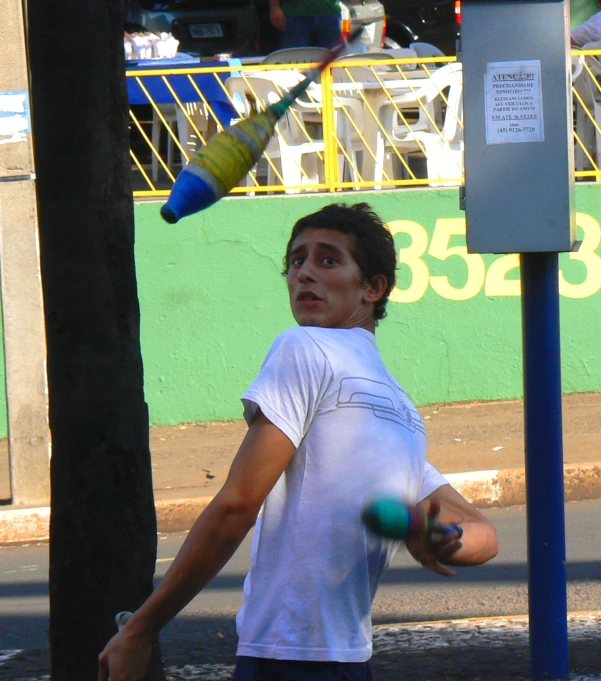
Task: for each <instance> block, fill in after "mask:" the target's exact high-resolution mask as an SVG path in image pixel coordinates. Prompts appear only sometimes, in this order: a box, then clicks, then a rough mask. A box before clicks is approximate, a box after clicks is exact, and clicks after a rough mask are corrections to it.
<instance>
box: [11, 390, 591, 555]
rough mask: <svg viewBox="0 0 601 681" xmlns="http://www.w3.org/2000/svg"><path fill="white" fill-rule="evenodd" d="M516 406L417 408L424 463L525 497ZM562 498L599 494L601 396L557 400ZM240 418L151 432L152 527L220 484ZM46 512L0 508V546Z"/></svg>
mask: <svg viewBox="0 0 601 681" xmlns="http://www.w3.org/2000/svg"><path fill="white" fill-rule="evenodd" d="M522 409H523V405H522V402H521V401H513V402H477V403H476V402H472V403H457V404H449V405H438V406H436V405H431V406H428V407H422V408H420V412H421V414H422V417H423V418H424V421H425V423H426V430H427V433H428V440H429V460H430V461H431V462H432V463H433V464H434V465H435V466H436V467H437V468H438V469H439V470H440V471H441V472H442V473H444V474H445V475H446V476H447V478H448V480H449V482H450V483H451V484H453V486H455V487H456V488H457V489H458V490H459V491H460V492H461V493H462V494H463V495H464V496H465V497H466V498H468V499H469V500H470V501H473V502H474V503H476V504H477V505H478V506H480V507H484V508H485V507H490V506H512V505H519V504H523V503H524V502H525V483H524V439H523V411H522ZM563 420H564V463H565V467H564V470H565V490H566V500H568V501H575V500H578V499H595V498H601V394H598V393H594V394H593V393H585V394H578V395H567V396H565V397H564V413H563ZM245 432H246V425H245V424H244V423H243V422H242V421H237V422H232V423H209V424H207V423H202V424H194V425H180V426H159V427H154V428H152V429H151V450H152V468H153V476H154V488H155V499H156V507H157V517H158V521H159V531H161V532H176V531H181V530H187V529H189V528H190V526H191V524H192V523H193V522H194V520H195V519H196V517H197V516H198V514H199V513H200V512H201V511H202V510H203V508H205V507H206V505H207V504H208V502H209V501H210V500H211V498H212V497H213V495H214V494H215V493H216V492H217V491H218V490H219V488H220V487H221V485H222V484H223V482H224V480H225V477H226V475H227V471H228V469H229V466H230V463H231V461H232V459H233V457H234V455H235V453H236V450H237V448H238V445H239V444H240V442H241V440H242V438H243V437H244V434H245ZM48 517H49V509H43V508H37V509H24V508H15V507H12V506H4V507H0V544H2V543H11V542H28V541H43V540H45V539H46V538H47V528H48Z"/></svg>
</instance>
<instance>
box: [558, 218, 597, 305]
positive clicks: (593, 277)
mask: <svg viewBox="0 0 601 681" xmlns="http://www.w3.org/2000/svg"><path fill="white" fill-rule="evenodd" d="M576 222H577V224H578V225H579V226H580V227H582V229H583V231H584V238H583V240H582V244H581V245H580V249H579V250H578V251H577V252H576V253H570V260H578V261H580V262H581V263H583V264H584V266H585V267H586V278H585V280H584V281H583V282H582V283H581V284H570V282H568V281H566V280H565V278H564V276H563V272H562V271H561V269H560V270H559V293H560V294H561V295H562V296H565V297H566V298H588V296H592V295H594V294H595V293H597V291H598V290H599V289H600V288H601V258H600V257H599V256H598V255H597V254H596V253H595V251H596V250H597V248H598V246H599V243H601V227H599V223H598V222H597V221H596V220H595V218H593V217H591V216H590V215H587V214H586V213H576Z"/></svg>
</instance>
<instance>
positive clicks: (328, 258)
mask: <svg viewBox="0 0 601 681" xmlns="http://www.w3.org/2000/svg"><path fill="white" fill-rule="evenodd" d="M323 261H324V263H325V264H326V265H335V264H336V263H337V262H338V260H336V258H333V257H332V256H331V255H328V256H326V257H325V258H324V259H323Z"/></svg>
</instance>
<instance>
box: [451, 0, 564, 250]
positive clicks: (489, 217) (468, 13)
mask: <svg viewBox="0 0 601 681" xmlns="http://www.w3.org/2000/svg"><path fill="white" fill-rule="evenodd" d="M460 59H461V61H462V62H463V83H464V86H463V87H464V90H463V93H464V99H463V106H464V125H465V129H464V140H465V209H466V222H467V246H468V251H470V252H471V253H528V252H541V251H570V250H572V247H573V245H574V242H575V239H576V226H575V212H574V161H573V159H574V149H573V144H574V143H573V122H572V120H573V117H572V94H571V57H570V25H569V2H568V0H464V2H463V3H462V25H461V49H460Z"/></svg>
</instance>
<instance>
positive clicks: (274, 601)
mask: <svg viewBox="0 0 601 681" xmlns="http://www.w3.org/2000/svg"><path fill="white" fill-rule="evenodd" d="M284 268H285V269H284V274H285V276H286V279H287V283H288V290H289V295H290V305H291V308H292V313H293V315H294V318H295V319H296V321H297V323H298V324H299V326H298V327H296V328H293V329H289V330H288V331H285V332H283V333H282V334H280V335H279V336H278V338H277V339H276V340H275V342H274V344H273V345H272V347H271V349H270V351H269V353H268V355H267V357H266V359H265V361H264V363H263V366H262V368H261V371H260V373H259V375H258V376H257V378H256V379H255V381H254V382H253V383H252V385H251V386H250V388H249V389H248V390H247V391H246V393H245V394H244V396H243V404H244V410H245V411H244V415H245V418H246V419H247V421H248V423H249V430H248V433H247V435H246V437H245V439H244V441H243V443H242V445H241V446H240V449H239V451H238V454H237V455H236V458H235V460H234V462H233V464H232V467H231V470H230V473H229V475H228V478H227V480H226V482H225V484H224V486H223V488H222V490H221V491H220V492H219V494H218V495H217V496H216V497H215V499H214V500H213V501H212V502H211V504H210V505H209V506H208V507H207V509H206V510H205V511H204V512H203V513H202V515H201V516H200V517H199V518H198V520H197V521H196V523H195V524H194V526H193V528H192V530H191V531H190V533H189V535H188V538H187V539H186V542H185V543H184V545H183V547H182V549H181V550H180V552H179V554H178V556H177V557H176V559H175V561H174V562H173V565H172V566H171V568H170V569H169V571H168V572H167V574H166V575H165V577H164V579H163V580H162V582H161V584H160V585H159V586H158V587H157V589H156V590H155V592H154V593H153V594H152V595H151V596H150V597H149V598H148V600H147V601H146V602H145V603H144V604H143V605H142V606H141V607H140V609H139V610H138V611H137V612H136V613H135V614H134V616H133V617H132V618H131V620H130V621H129V623H128V624H127V625H126V626H125V627H124V628H123V630H122V631H121V633H120V634H118V635H117V636H116V637H114V638H113V639H112V640H111V641H110V642H109V643H108V645H107V647H106V648H105V650H104V651H103V653H102V654H101V656H100V676H99V678H100V681H106V680H107V679H108V673H109V671H110V673H111V678H115V679H118V680H119V681H137V680H138V679H141V678H142V676H143V673H144V671H145V669H146V666H147V664H148V659H149V656H150V648H151V644H152V641H153V640H154V639H155V638H156V636H157V635H158V633H159V631H160V629H161V628H162V627H163V626H164V625H165V624H166V623H167V622H168V621H169V620H170V619H171V618H173V617H174V616H175V615H176V614H177V613H178V612H179V611H180V610H181V609H182V608H183V607H184V606H185V605H186V604H187V603H188V602H189V601H190V600H191V599H192V598H193V597H194V596H195V595H196V594H197V593H198V592H199V591H200V590H201V589H202V588H203V587H204V586H206V584H208V583H209V581H210V580H211V579H212V578H213V577H214V576H215V575H216V574H217V573H218V572H219V570H220V569H221V568H222V567H223V565H224V564H225V563H226V562H227V561H228V560H229V558H230V557H231V556H232V554H233V553H234V551H235V550H236V548H237V547H238V546H239V544H240V542H241V541H242V539H243V538H244V537H245V535H246V534H247V532H248V531H249V530H250V529H251V527H252V526H253V525H254V524H255V523H256V528H255V534H254V538H253V550H252V559H251V569H250V572H249V574H248V577H247V579H246V582H245V585H244V605H243V607H242V609H241V611H240V613H239V614H238V618H237V626H238V635H239V644H238V652H237V664H236V671H235V674H234V681H316V680H317V679H319V681H334V680H337V681H344V680H347V681H351V680H352V681H370V679H371V671H370V667H369V662H368V660H369V658H370V656H371V604H372V601H373V598H374V596H375V593H376V589H377V587H378V583H379V581H380V579H381V577H382V575H383V574H384V571H385V570H386V567H387V565H388V562H389V560H390V557H391V556H392V554H393V553H394V550H395V548H396V546H395V545H393V544H392V543H390V542H386V541H383V540H381V539H379V538H377V537H375V536H373V535H372V534H370V533H369V531H368V530H367V529H366V528H365V527H364V526H363V524H362V523H361V521H360V513H361V509H362V508H363V506H364V504H365V503H366V501H367V500H368V499H369V498H370V497H371V496H372V495H376V494H379V493H387V494H390V493H392V494H396V495H398V497H399V498H401V499H404V500H405V501H406V502H407V503H411V504H415V503H422V504H423V505H424V506H425V507H426V508H427V509H428V513H429V514H430V515H432V516H436V515H438V516H439V519H440V521H441V522H445V523H452V524H461V527H462V529H463V536H462V537H461V541H460V540H459V533H458V532H450V533H448V534H447V535H446V536H445V537H444V539H443V540H442V541H441V542H438V543H436V544H435V543H432V542H430V541H429V540H427V539H426V538H423V539H419V540H412V541H408V542H406V544H407V548H408V550H409V551H410V552H411V554H412V555H413V557H414V558H415V559H416V560H417V561H418V562H420V563H421V564H422V565H423V566H424V567H426V568H429V569H431V570H434V571H435V572H438V573H439V574H442V575H448V576H450V575H452V574H454V571H453V570H452V566H460V565H476V564H481V563H484V562H486V561H487V560H489V559H490V558H492V557H494V556H495V555H496V553H497V550H498V547H497V539H496V533H495V530H494V527H493V526H492V525H491V523H490V522H489V521H488V520H487V519H486V518H485V517H484V516H483V515H482V514H481V513H480V512H479V511H478V510H477V509H475V508H474V507H473V506H472V505H471V504H469V503H468V502H467V501H466V500H465V499H464V498H463V497H461V496H460V495H459V494H458V493H457V492H456V491H455V490H453V489H452V488H451V487H450V485H448V484H447V483H446V481H445V479H444V478H443V477H442V476H441V475H440V474H439V473H438V472H437V471H436V470H435V469H434V468H433V467H432V466H431V465H429V464H428V463H427V462H426V436H425V429H424V424H423V422H422V420H421V418H420V415H419V413H418V411H417V410H416V409H415V407H414V406H413V404H412V403H411V401H410V400H409V398H408V397H407V396H406V394H405V393H404V392H403V390H402V388H401V387H400V385H399V384H398V383H397V381H396V379H395V378H394V377H393V376H392V375H391V374H390V373H389V372H388V370H387V369H386V367H385V366H384V364H383V362H382V359H381V357H380V355H379V352H378V350H377V347H376V344H375V335H374V334H375V329H376V326H377V324H378V322H379V320H381V319H382V318H383V317H384V316H385V314H386V303H387V301H388V296H389V295H390V291H391V290H392V287H393V286H394V283H395V270H396V250H395V247H394V242H393V238H392V235H391V234H390V232H389V231H388V230H387V229H386V227H385V226H384V225H383V223H382V222H381V220H380V219H379V218H378V217H377V216H376V215H375V214H374V213H373V212H371V210H370V209H369V206H367V205H366V204H357V205H354V206H350V207H347V206H344V205H336V204H334V205H329V206H326V207H325V208H323V209H322V210H320V211H318V212H317V213H314V214H313V215H309V216H307V217H305V218H301V220H299V221H298V222H297V223H296V225H295V226H294V229H293V232H292V235H291V238H290V241H289V243H288V246H287V249H286V256H285V260H284ZM261 508H262V509H263V510H262V512H261V514H260V515H259V511H260V509H261ZM257 518H258V519H257Z"/></svg>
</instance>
